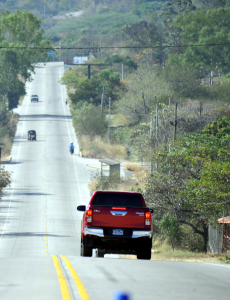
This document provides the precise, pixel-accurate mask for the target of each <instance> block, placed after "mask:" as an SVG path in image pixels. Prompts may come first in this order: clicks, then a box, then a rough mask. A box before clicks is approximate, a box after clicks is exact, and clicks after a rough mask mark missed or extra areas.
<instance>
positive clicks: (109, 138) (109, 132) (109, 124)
mask: <svg viewBox="0 0 230 300" xmlns="http://www.w3.org/2000/svg"><path fill="white" fill-rule="evenodd" d="M110 109H111V98H110V97H109V141H110Z"/></svg>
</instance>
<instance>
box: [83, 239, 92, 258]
mask: <svg viewBox="0 0 230 300" xmlns="http://www.w3.org/2000/svg"><path fill="white" fill-rule="evenodd" d="M92 250H93V249H92V247H90V246H85V245H84V244H83V240H81V250H80V251H81V252H80V255H81V256H87V257H91V256H92Z"/></svg>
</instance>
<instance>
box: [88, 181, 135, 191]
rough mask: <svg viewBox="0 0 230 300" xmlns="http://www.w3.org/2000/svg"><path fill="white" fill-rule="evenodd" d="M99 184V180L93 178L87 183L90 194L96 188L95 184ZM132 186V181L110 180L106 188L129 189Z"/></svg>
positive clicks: (111, 189) (115, 189)
mask: <svg viewBox="0 0 230 300" xmlns="http://www.w3.org/2000/svg"><path fill="white" fill-rule="evenodd" d="M98 184H99V180H97V179H94V180H93V181H92V182H91V183H89V184H88V188H89V190H90V194H92V193H93V192H94V191H96V190H97V186H98ZM133 187H134V184H133V182H130V181H121V182H118V183H113V182H111V183H110V184H109V188H108V189H107V190H109V191H123V192H126V191H131V189H132V188H133Z"/></svg>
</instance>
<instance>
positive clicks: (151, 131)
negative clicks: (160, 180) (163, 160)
mask: <svg viewBox="0 0 230 300" xmlns="http://www.w3.org/2000/svg"><path fill="white" fill-rule="evenodd" d="M150 139H151V146H150V147H151V148H150V155H151V153H152V145H153V117H151V121H150ZM150 174H153V159H152V157H151V158H150Z"/></svg>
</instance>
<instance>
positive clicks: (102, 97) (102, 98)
mask: <svg viewBox="0 0 230 300" xmlns="http://www.w3.org/2000/svg"><path fill="white" fill-rule="evenodd" d="M103 100H104V87H103V88H102V94H101V113H102V114H103Z"/></svg>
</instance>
